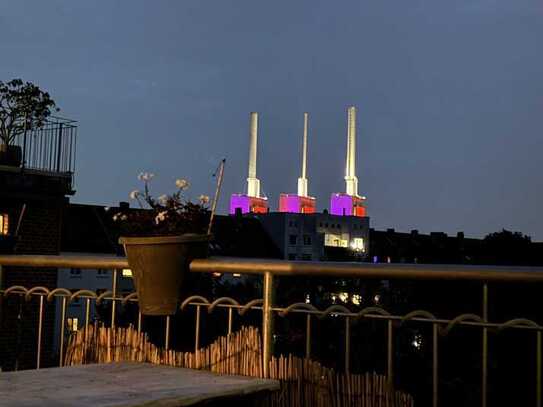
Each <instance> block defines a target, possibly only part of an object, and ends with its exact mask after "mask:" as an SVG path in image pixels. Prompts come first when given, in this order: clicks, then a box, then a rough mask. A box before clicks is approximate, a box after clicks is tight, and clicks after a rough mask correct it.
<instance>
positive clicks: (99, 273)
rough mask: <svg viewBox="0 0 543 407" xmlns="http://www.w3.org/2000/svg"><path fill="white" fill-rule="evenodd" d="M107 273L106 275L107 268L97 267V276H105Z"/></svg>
mask: <svg viewBox="0 0 543 407" xmlns="http://www.w3.org/2000/svg"><path fill="white" fill-rule="evenodd" d="M107 275H108V270H105V269H98V271H97V272H96V276H97V277H107Z"/></svg>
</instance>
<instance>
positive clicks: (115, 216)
mask: <svg viewBox="0 0 543 407" xmlns="http://www.w3.org/2000/svg"><path fill="white" fill-rule="evenodd" d="M117 219H119V214H118V213H116V214H115V215H113V221H114V222H117Z"/></svg>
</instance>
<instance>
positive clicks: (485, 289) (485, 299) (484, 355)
mask: <svg viewBox="0 0 543 407" xmlns="http://www.w3.org/2000/svg"><path fill="white" fill-rule="evenodd" d="M483 321H484V322H488V284H487V283H484V284H483ZM487 364H488V328H487V327H486V326H485V327H483V352H482V369H481V370H482V373H481V406H482V407H486V403H487V400H486V395H487V377H488V372H487Z"/></svg>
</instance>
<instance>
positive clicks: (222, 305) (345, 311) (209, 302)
mask: <svg viewBox="0 0 543 407" xmlns="http://www.w3.org/2000/svg"><path fill="white" fill-rule="evenodd" d="M0 265H3V266H24V267H59V268H60V267H62V268H79V269H112V270H114V275H113V280H112V287H111V290H110V291H107V292H104V293H102V294H100V295H97V294H96V293H95V292H92V291H87V290H79V291H77V292H71V291H70V290H66V289H64V288H56V289H54V290H48V289H47V288H44V287H33V288H26V287H22V286H13V287H4V288H3V289H2V290H1V291H0V292H1V293H2V295H3V296H4V297H10V296H19V297H20V298H22V299H23V298H24V299H25V300H27V301H29V300H30V299H32V298H33V297H38V299H39V301H38V319H37V324H38V329H37V333H38V334H37V338H36V347H37V360H36V365H37V366H36V367H37V368H39V367H40V353H41V346H42V340H43V339H42V324H43V313H44V302H45V301H51V300H53V299H54V298H58V299H59V300H60V301H61V308H62V313H61V322H60V324H61V330H62V334H61V335H60V339H59V340H60V345H59V347H60V355H59V358H60V359H59V363H60V365H62V363H63V362H62V361H63V349H64V327H65V321H66V305H67V303H68V302H70V301H73V300H74V299H76V298H83V299H84V302H85V309H86V318H85V325H88V324H89V323H91V321H90V320H89V310H90V307H91V302H92V301H94V302H96V304H100V303H102V302H103V301H111V303H112V308H111V325H112V326H115V324H116V309H117V304H119V303H121V304H127V303H129V302H136V301H137V295H136V294H135V293H130V294H127V295H125V296H121V295H119V293H118V292H117V278H118V274H119V270H122V269H126V268H128V263H127V261H126V259H124V258H121V257H94V256H37V255H36V256H33V255H19V256H10V255H6V256H0ZM190 269H191V271H192V272H193V273H221V274H223V273H236V274H242V275H243V274H245V275H257V276H261V277H262V281H263V284H262V287H263V288H262V297H261V298H256V299H253V300H251V301H248V302H246V303H240V302H238V301H237V300H236V299H235V298H232V297H220V298H216V299H208V298H205V297H203V296H189V297H187V298H184V300H183V301H182V303H181V305H180V309H181V311H186V310H187V309H188V308H189V307H192V308H193V309H194V315H195V328H194V349H195V351H197V350H198V349H199V348H200V345H201V344H200V342H201V312H202V310H207V311H208V312H209V313H212V312H214V311H216V310H218V309H223V310H225V311H226V314H225V318H226V321H227V322H226V326H227V330H228V333H231V332H232V325H233V320H234V317H235V316H236V315H235V313H234V312H235V311H237V315H238V316H239V317H242V316H243V315H245V314H246V313H247V312H248V311H251V310H254V311H257V312H259V313H261V330H262V349H263V375H264V376H265V377H267V376H268V374H269V372H268V364H267V362H268V361H270V359H271V357H272V355H273V353H274V340H273V338H274V323H273V320H274V318H276V317H280V318H285V317H288V316H291V315H304V316H305V327H304V329H305V356H306V357H308V358H310V357H311V356H312V348H313V342H314V341H315V338H314V337H313V336H312V332H313V330H312V324H314V323H315V321H318V320H321V319H324V318H332V317H333V318H343V320H344V330H343V332H344V338H343V341H344V347H343V349H344V354H343V355H342V356H341V358H342V359H343V360H344V364H343V366H344V369H345V371H346V372H348V371H349V370H350V365H351V361H352V359H353V354H352V353H351V348H352V346H351V345H352V343H351V326H352V324H353V323H354V322H355V321H359V320H372V321H375V322H376V323H382V324H384V326H385V327H386V329H385V330H384V332H385V336H386V338H385V343H386V371H385V373H386V377H387V381H388V386H389V387H390V388H394V386H395V383H396V382H397V378H396V377H395V376H396V372H395V358H396V357H397V354H396V352H395V344H396V341H395V335H396V331H397V330H398V328H399V327H401V326H403V325H405V324H412V323H414V324H422V325H426V326H428V327H429V328H430V331H431V341H430V343H431V386H430V387H429V388H428V389H427V391H428V392H429V393H431V405H432V406H434V407H435V406H438V405H441V404H440V392H439V389H440V386H439V383H440V382H439V379H440V357H441V356H442V354H440V342H441V340H442V339H441V338H443V337H444V336H447V335H449V334H450V333H451V332H453V331H457V330H459V329H461V328H465V327H471V328H476V329H478V330H479V331H480V333H481V342H480V355H479V357H480V374H479V377H480V379H479V380H480V381H479V384H480V405H481V406H483V407H486V406H488V405H489V401H488V394H489V386H488V374H489V360H490V359H489V358H490V354H489V352H490V350H489V333H490V332H493V333H494V332H495V333H496V334H500V333H501V332H503V331H504V330H511V331H516V332H524V333H529V335H533V352H532V353H531V354H532V355H533V359H534V360H535V377H533V378H532V383H533V386H532V387H533V390H532V391H533V400H534V404H535V405H536V406H537V407H541V404H542V394H541V385H542V331H543V326H542V325H540V324H539V323H538V322H536V321H533V320H531V319H528V318H522V317H519V318H513V319H509V320H506V321H493V320H490V318H489V285H490V284H493V283H530V284H533V283H542V282H543V268H540V267H499V266H462V265H418V264H369V263H332V262H296V261H281V260H263V259H237V258H226V257H222V258H221V257H215V258H214V257H212V258H208V259H199V260H194V261H193V262H192V263H191V266H190ZM292 276H308V277H324V276H332V277H338V278H356V279H378V280H408V281H414V282H418V281H422V280H426V281H464V282H473V283H475V284H478V285H479V289H480V312H479V313H462V314H459V315H456V316H454V317H448V318H444V317H441V316H436V315H434V314H433V313H432V312H430V311H429V310H425V309H414V310H411V311H409V312H407V313H402V314H397V313H392V312H389V311H388V310H386V309H384V308H382V307H379V306H369V307H365V308H363V309H361V310H359V311H357V312H353V311H352V310H350V309H349V308H348V307H346V306H345V305H340V304H334V305H331V306H329V307H326V308H324V309H319V308H317V307H316V306H315V305H313V304H310V303H306V302H298V303H292V304H289V305H286V306H279V305H278V304H276V303H275V301H274V295H275V292H274V279H276V278H278V277H292ZM134 324H135V325H136V326H137V329H138V331H141V329H142V315H141V313H138V316H137V321H134ZM164 327H165V328H164V329H165V330H164V338H165V340H164V343H165V347H166V349H168V348H169V346H170V335H171V332H170V331H171V317H165V324H164Z"/></svg>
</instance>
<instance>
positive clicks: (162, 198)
mask: <svg viewBox="0 0 543 407" xmlns="http://www.w3.org/2000/svg"><path fill="white" fill-rule="evenodd" d="M157 201H158V203H159V204H161V205H166V204H167V203H168V195H166V194H163V195H160V196H159V197H158V198H157Z"/></svg>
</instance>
